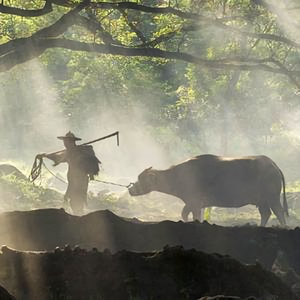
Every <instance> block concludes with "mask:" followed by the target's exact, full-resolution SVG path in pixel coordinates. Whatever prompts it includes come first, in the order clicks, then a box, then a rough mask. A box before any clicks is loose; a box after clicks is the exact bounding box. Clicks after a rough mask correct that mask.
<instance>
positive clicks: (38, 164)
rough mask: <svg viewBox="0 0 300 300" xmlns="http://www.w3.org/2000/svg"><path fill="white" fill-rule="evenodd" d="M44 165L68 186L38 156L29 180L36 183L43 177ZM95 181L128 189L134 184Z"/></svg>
mask: <svg viewBox="0 0 300 300" xmlns="http://www.w3.org/2000/svg"><path fill="white" fill-rule="evenodd" d="M42 165H43V166H44V167H45V169H46V170H47V171H48V172H49V173H50V174H51V175H52V176H53V177H55V178H56V179H58V180H59V181H61V182H63V183H65V184H68V183H67V182H66V181H64V180H63V179H61V178H59V177H57V176H56V175H55V174H54V173H53V172H52V171H51V170H49V168H48V167H47V166H46V164H45V163H44V161H43V159H42V158H39V157H38V156H36V157H35V160H34V163H33V166H32V170H31V172H30V176H29V178H31V181H32V182H33V181H35V180H36V179H37V178H38V177H39V176H40V175H41V170H42ZM93 181H97V182H101V183H105V184H111V185H117V186H121V187H125V188H127V189H129V188H130V187H131V186H132V185H133V183H132V182H130V183H129V184H128V185H125V184H119V183H114V182H109V181H104V180H98V179H93Z"/></svg>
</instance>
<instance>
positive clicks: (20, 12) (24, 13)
mask: <svg viewBox="0 0 300 300" xmlns="http://www.w3.org/2000/svg"><path fill="white" fill-rule="evenodd" d="M50 12H52V1H51V0H46V3H45V5H44V7H43V8H42V9H36V10H27V9H22V8H17V7H8V6H5V5H3V3H0V13H3V14H9V15H16V16H21V17H39V16H43V15H47V14H49V13H50Z"/></svg>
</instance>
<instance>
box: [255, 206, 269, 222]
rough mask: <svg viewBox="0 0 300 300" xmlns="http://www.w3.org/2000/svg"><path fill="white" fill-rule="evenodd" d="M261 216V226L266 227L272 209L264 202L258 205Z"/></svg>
mask: <svg viewBox="0 0 300 300" xmlns="http://www.w3.org/2000/svg"><path fill="white" fill-rule="evenodd" d="M258 210H259V213H260V216H261V221H260V226H262V227H265V226H266V225H267V223H268V221H269V218H270V216H271V210H270V208H269V206H267V205H265V204H263V205H260V206H259V207H258Z"/></svg>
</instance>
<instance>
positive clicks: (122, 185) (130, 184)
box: [94, 179, 133, 189]
mask: <svg viewBox="0 0 300 300" xmlns="http://www.w3.org/2000/svg"><path fill="white" fill-rule="evenodd" d="M94 181H97V182H101V183H105V184H112V185H117V186H121V187H126V188H127V189H129V188H130V187H131V186H132V185H133V183H132V182H130V183H129V184H128V185H124V184H118V183H114V182H109V181H103V180H97V179H94Z"/></svg>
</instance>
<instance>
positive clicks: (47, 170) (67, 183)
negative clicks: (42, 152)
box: [43, 162, 68, 184]
mask: <svg viewBox="0 0 300 300" xmlns="http://www.w3.org/2000/svg"><path fill="white" fill-rule="evenodd" d="M43 166H44V167H45V169H46V170H47V171H48V172H49V173H50V174H51V175H52V176H53V177H55V178H56V179H58V180H60V181H61V182H63V183H65V184H68V183H67V182H66V181H64V180H63V179H61V178H59V177H57V176H56V175H55V174H54V173H53V172H51V171H50V170H49V169H48V168H47V166H46V165H45V163H44V162H43Z"/></svg>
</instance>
